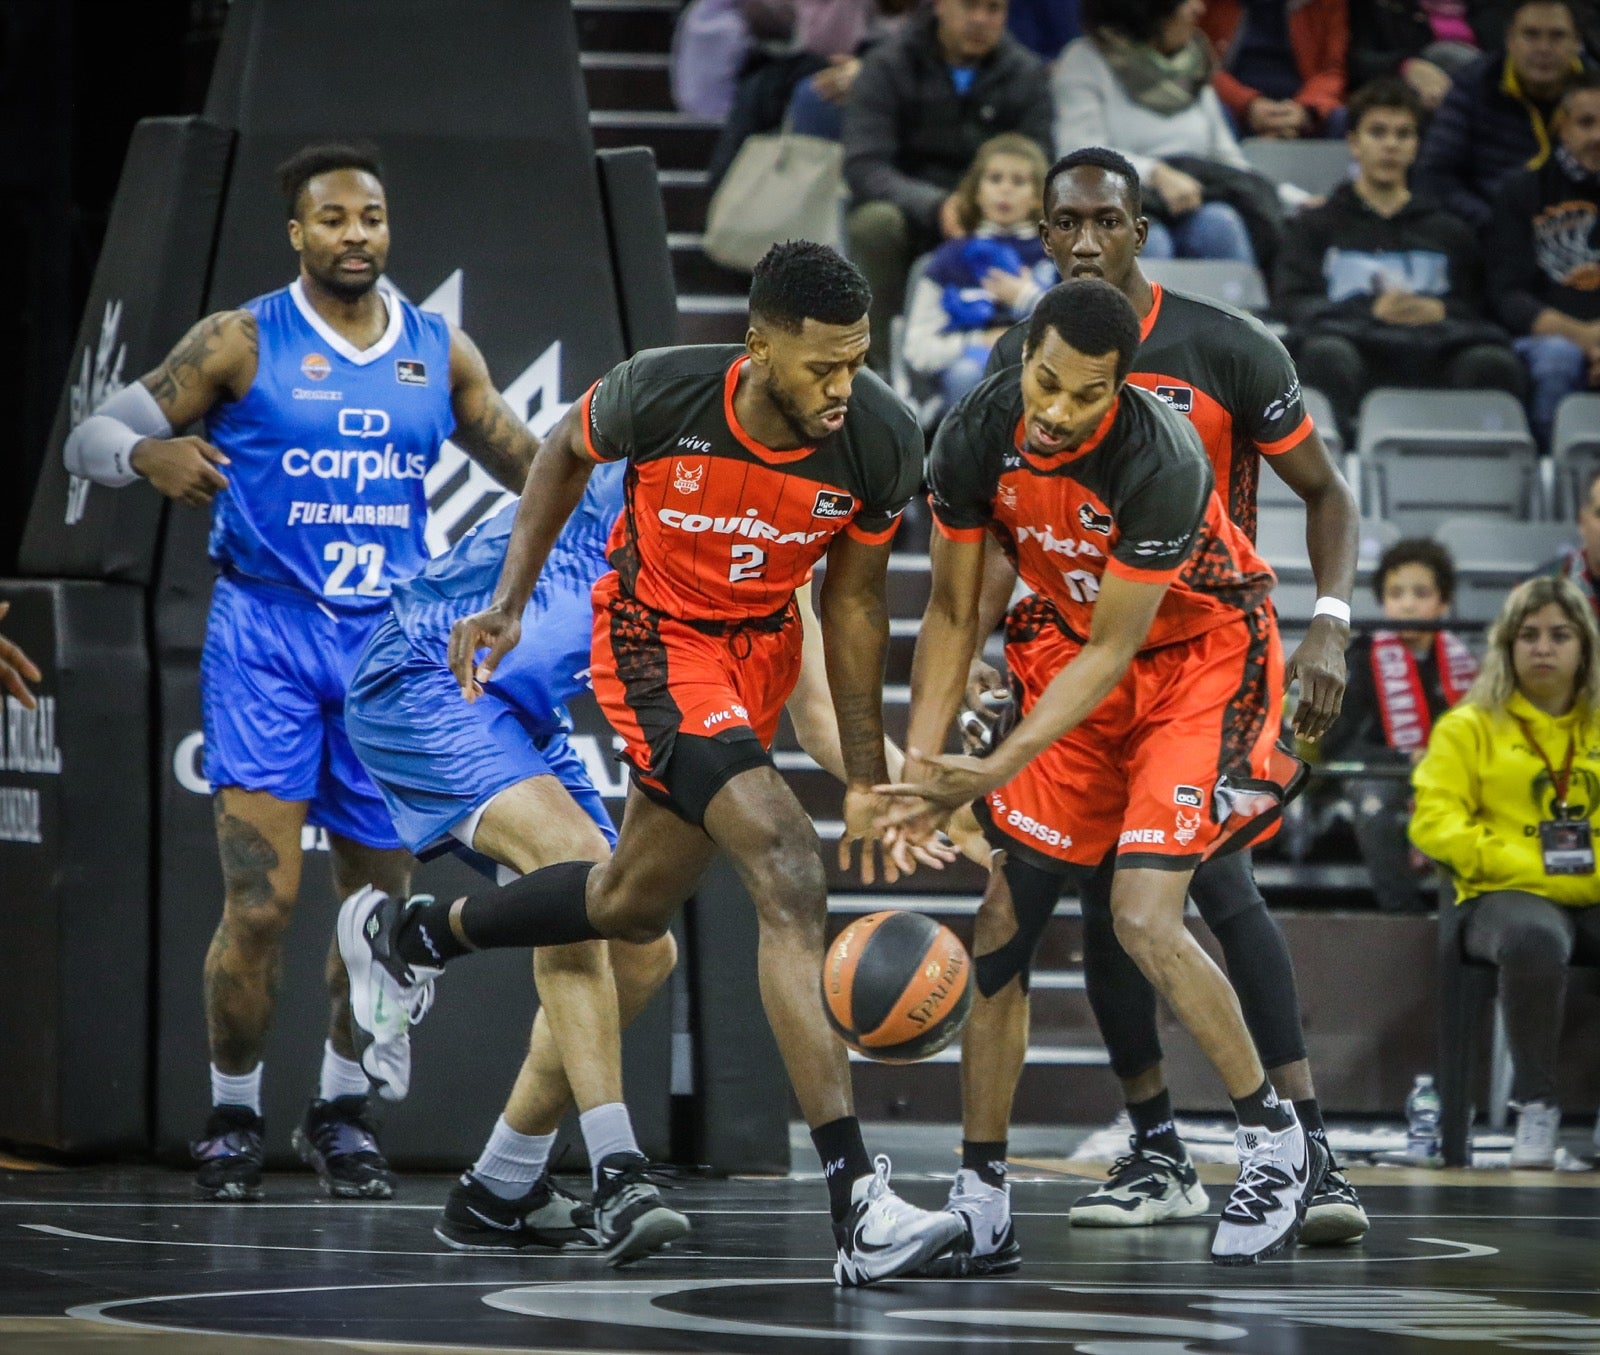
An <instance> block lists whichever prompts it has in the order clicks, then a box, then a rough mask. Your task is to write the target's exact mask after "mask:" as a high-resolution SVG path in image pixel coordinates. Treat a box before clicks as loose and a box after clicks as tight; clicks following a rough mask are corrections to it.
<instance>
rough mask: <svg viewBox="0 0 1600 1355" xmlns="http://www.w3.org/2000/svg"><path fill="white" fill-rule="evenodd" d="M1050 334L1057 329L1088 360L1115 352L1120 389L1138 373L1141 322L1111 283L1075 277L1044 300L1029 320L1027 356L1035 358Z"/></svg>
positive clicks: (1052, 290)
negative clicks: (1136, 357)
mask: <svg viewBox="0 0 1600 1355" xmlns="http://www.w3.org/2000/svg"><path fill="white" fill-rule="evenodd" d="M1047 329H1053V330H1055V332H1056V333H1057V334H1059V335H1060V336H1061V340H1062V342H1063V343H1065V344H1066V345H1067V346H1068V347H1069V348H1073V349H1076V350H1077V351H1078V352H1080V353H1082V354H1083V355H1084V356H1085V357H1091V358H1097V357H1100V356H1101V355H1102V354H1104V353H1111V352H1115V353H1116V355H1117V384H1118V385H1121V383H1122V382H1123V381H1125V380H1127V377H1128V373H1129V372H1130V371H1132V370H1133V357H1134V354H1135V353H1137V352H1138V351H1139V317H1138V316H1137V315H1136V314H1134V310H1133V306H1132V304H1131V303H1130V302H1129V300H1128V298H1127V297H1125V296H1123V294H1122V293H1121V292H1119V291H1118V290H1117V289H1116V288H1115V287H1113V286H1112V285H1111V284H1110V283H1109V282H1102V281H1101V280H1100V279H1099V278H1076V279H1074V280H1073V281H1071V282H1063V283H1059V284H1057V285H1056V286H1054V287H1052V288H1051V289H1050V290H1049V291H1048V292H1046V293H1045V294H1044V295H1043V296H1042V297H1040V298H1039V304H1038V305H1037V306H1035V307H1034V308H1033V317H1032V318H1031V319H1030V320H1029V321H1028V338H1027V341H1026V342H1025V343H1024V344H1023V354H1024V356H1031V355H1032V354H1033V352H1034V351H1035V350H1036V349H1037V348H1038V346H1039V341H1040V340H1041V339H1043V338H1044V333H1045V331H1046V330H1047Z"/></svg>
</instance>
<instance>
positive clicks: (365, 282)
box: [313, 256, 383, 301]
mask: <svg viewBox="0 0 1600 1355" xmlns="http://www.w3.org/2000/svg"><path fill="white" fill-rule="evenodd" d="M368 259H369V262H370V263H371V264H372V271H371V272H370V273H368V274H367V275H366V276H365V277H362V278H351V277H347V276H346V275H345V274H343V273H341V272H340V271H339V267H338V261H337V260H335V261H334V265H333V267H331V268H328V269H326V270H322V271H319V272H317V273H316V274H314V275H313V276H315V278H316V280H317V282H318V283H319V284H320V285H321V286H322V288H323V289H324V290H325V291H328V292H332V293H333V295H334V296H336V297H338V298H339V300H341V301H359V300H361V298H362V297H364V296H365V295H366V294H367V293H368V292H370V291H371V290H372V289H373V288H374V287H376V286H377V285H378V279H379V277H381V276H382V274H383V268H382V265H381V261H380V260H378V259H374V258H371V257H370V256H368Z"/></svg>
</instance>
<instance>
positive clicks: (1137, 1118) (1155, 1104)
mask: <svg viewBox="0 0 1600 1355" xmlns="http://www.w3.org/2000/svg"><path fill="white" fill-rule="evenodd" d="M1128 1118H1129V1119H1130V1120H1132V1121H1133V1145H1134V1147H1135V1148H1140V1149H1148V1150H1149V1151H1151V1152H1156V1153H1160V1154H1161V1155H1162V1156H1163V1157H1170V1158H1172V1159H1173V1160H1174V1161H1178V1162H1181V1161H1183V1157H1184V1149H1183V1140H1182V1139H1180V1138H1179V1137H1178V1126H1177V1125H1176V1124H1175V1123H1174V1122H1173V1119H1172V1093H1171V1092H1169V1091H1168V1090H1167V1089H1166V1088H1165V1087H1163V1088H1162V1089H1161V1090H1160V1091H1158V1092H1157V1093H1156V1094H1155V1095H1154V1096H1152V1097H1151V1098H1150V1099H1149V1100H1147V1101H1129V1102H1128Z"/></svg>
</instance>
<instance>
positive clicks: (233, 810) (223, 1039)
mask: <svg viewBox="0 0 1600 1355" xmlns="http://www.w3.org/2000/svg"><path fill="white" fill-rule="evenodd" d="M213 811H214V814H215V818H216V824H217V848H218V851H219V853H220V855H221V857H222V881H223V891H224V892H223V902H222V920H221V922H219V923H218V924H217V930H216V934H215V935H214V936H212V938H211V948H210V949H209V950H208V951H207V952H206V966H205V1003H206V1030H207V1033H208V1035H209V1037H210V1042H211V1061H212V1063H214V1064H215V1065H216V1066H217V1068H219V1069H220V1070H221V1071H222V1072H224V1073H233V1074H239V1073H248V1072H249V1071H250V1070H251V1069H252V1068H254V1067H255V1066H256V1064H257V1063H259V1062H260V1061H261V1050H262V1046H263V1044H264V1043H265V1041H266V1035H267V1028H268V1027H269V1026H270V1025H271V1023H272V1010H273V1005H274V1003H275V1002H276V1000H277V995H278V985H279V982H280V980H281V977H282V972H283V934H284V932H285V931H286V930H287V929H288V926H289V919H290V917H291V916H292V915H293V913H294V904H295V898H296V896H297V895H298V894H299V892H300V828H301V825H302V824H304V822H305V817H306V806H305V802H304V801H294V802H289V801H284V800H279V799H275V798H274V797H273V796H271V795H267V794H265V793H264V792H261V791H245V790H239V789H237V788H236V787H231V786H230V787H226V788H224V789H223V790H221V791H219V792H218V793H217V796H216V798H215V800H214V801H213Z"/></svg>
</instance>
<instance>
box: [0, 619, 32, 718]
mask: <svg viewBox="0 0 1600 1355" xmlns="http://www.w3.org/2000/svg"><path fill="white" fill-rule="evenodd" d="M10 610H11V604H10V603H9V602H0V619H4V617H5V614H6V613H7V612H9V611H10ZM41 676H42V674H41V673H40V672H39V669H38V668H37V667H36V666H35V664H34V662H33V660H32V659H30V658H29V657H28V656H27V655H26V654H24V653H23V652H22V651H21V650H20V649H19V648H17V646H16V645H14V644H13V643H12V642H11V641H10V640H8V639H6V637H5V636H3V635H0V687H4V688H5V689H6V690H7V691H8V692H10V693H11V695H12V696H14V697H16V698H17V700H18V701H20V702H22V704H23V705H24V706H26V707H27V708H28V709H29V710H32V709H33V708H34V704H35V703H34V699H33V693H32V692H30V691H29V690H28V684H29V683H30V682H37V681H38V680H39V678H40V677H41Z"/></svg>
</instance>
